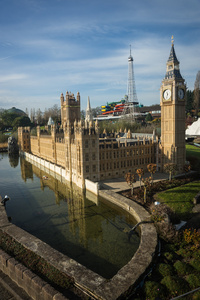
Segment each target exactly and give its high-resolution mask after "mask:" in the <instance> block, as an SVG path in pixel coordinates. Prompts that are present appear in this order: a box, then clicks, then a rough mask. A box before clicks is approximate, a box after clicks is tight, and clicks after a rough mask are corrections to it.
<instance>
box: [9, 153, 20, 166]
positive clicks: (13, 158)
mask: <svg viewBox="0 0 200 300" xmlns="http://www.w3.org/2000/svg"><path fill="white" fill-rule="evenodd" d="M8 156H9V163H10V166H11V167H12V168H16V167H17V166H18V164H19V153H13V154H8Z"/></svg>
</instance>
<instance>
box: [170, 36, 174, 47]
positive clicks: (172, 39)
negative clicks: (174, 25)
mask: <svg viewBox="0 0 200 300" xmlns="http://www.w3.org/2000/svg"><path fill="white" fill-rule="evenodd" d="M171 41H172V46H173V45H174V36H173V35H172V38H171Z"/></svg>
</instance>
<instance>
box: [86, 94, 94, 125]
mask: <svg viewBox="0 0 200 300" xmlns="http://www.w3.org/2000/svg"><path fill="white" fill-rule="evenodd" d="M92 120H93V116H92V109H91V106H90V97H89V96H88V102H87V108H86V114H85V121H87V122H90V121H92Z"/></svg>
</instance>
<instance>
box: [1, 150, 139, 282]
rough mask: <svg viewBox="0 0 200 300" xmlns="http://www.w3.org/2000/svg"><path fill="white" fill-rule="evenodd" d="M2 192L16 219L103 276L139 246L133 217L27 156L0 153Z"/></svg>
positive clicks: (114, 272) (10, 213)
mask: <svg viewBox="0 0 200 300" xmlns="http://www.w3.org/2000/svg"><path fill="white" fill-rule="evenodd" d="M0 176H1V181H0V194H1V196H2V197H3V196H4V195H6V194H7V195H9V197H10V198H11V200H10V201H8V202H7V203H6V211H7V215H8V216H9V217H11V222H12V223H13V224H15V225H17V226H18V227H20V228H22V229H24V230H25V231H27V232H29V233H31V234H32V235H34V236H36V237H38V238H39V239H41V240H42V241H44V242H46V243H47V244H49V245H50V246H51V247H53V248H54V249H56V250H58V251H60V252H61V253H63V254H65V255H67V256H69V257H71V258H72V259H74V260H76V261H77V262H79V263H81V264H82V265H84V266H86V267H87V268H89V269H91V270H92V271H94V272H96V273H98V274H99V275H101V276H103V277H104V278H111V277H113V276H114V275H115V274H116V273H117V272H118V270H119V269H121V268H122V267H123V266H124V265H126V264H127V263H128V262H129V261H130V260H131V258H132V257H133V256H134V253H135V252H136V251H137V249H138V246H139V243H140V238H139V236H138V235H137V234H135V235H134V238H132V239H131V240H130V241H128V231H129V230H130V229H131V228H132V227H133V226H134V225H135V223H136V221H135V220H134V218H133V217H132V216H131V215H130V214H128V213H126V212H125V211H124V210H122V209H119V208H117V207H116V206H114V205H112V204H110V203H108V202H107V201H105V200H104V199H101V198H100V197H99V198H97V197H96V196H92V195H89V194H86V195H84V193H82V191H81V190H78V189H77V188H75V187H70V186H69V185H68V184H67V183H66V182H65V181H62V179H61V178H59V179H56V178H55V177H54V176H53V174H52V176H51V175H49V174H47V173H45V171H42V170H41V169H40V168H38V167H36V166H34V165H32V164H31V163H29V162H27V161H26V160H25V159H23V158H22V157H20V158H19V157H16V158H10V157H9V156H8V154H7V153H2V154H1V156H0Z"/></svg>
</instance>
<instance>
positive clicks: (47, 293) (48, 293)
mask: <svg viewBox="0 0 200 300" xmlns="http://www.w3.org/2000/svg"><path fill="white" fill-rule="evenodd" d="M56 294H57V291H56V290H55V289H54V288H53V287H52V286H50V285H49V284H46V285H45V286H44V287H43V288H42V299H43V300H53V297H54V296H55V295H56Z"/></svg>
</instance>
